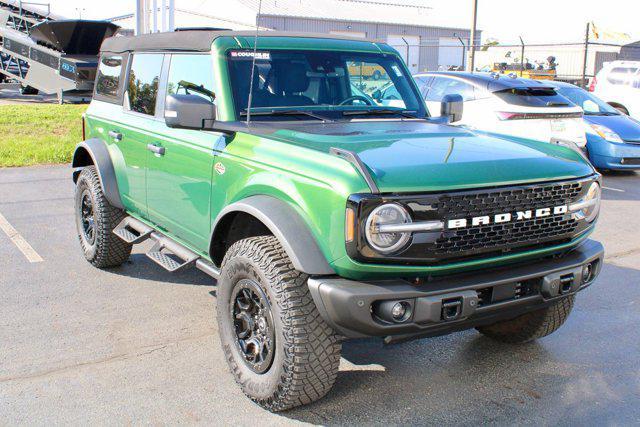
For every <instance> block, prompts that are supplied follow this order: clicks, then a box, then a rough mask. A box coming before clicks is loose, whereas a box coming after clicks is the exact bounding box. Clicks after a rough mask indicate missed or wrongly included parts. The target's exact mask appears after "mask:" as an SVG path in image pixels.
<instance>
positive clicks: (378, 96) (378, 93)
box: [371, 89, 382, 101]
mask: <svg viewBox="0 0 640 427" xmlns="http://www.w3.org/2000/svg"><path fill="white" fill-rule="evenodd" d="M371 97H372V98H373V99H375V100H378V101H379V100H380V99H381V98H382V92H381V91H380V89H376V90H374V91H373V93H372V94H371Z"/></svg>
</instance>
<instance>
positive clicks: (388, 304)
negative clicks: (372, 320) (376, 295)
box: [372, 300, 413, 323]
mask: <svg viewBox="0 0 640 427" xmlns="http://www.w3.org/2000/svg"><path fill="white" fill-rule="evenodd" d="M372 311H373V314H374V315H375V316H376V317H378V318H379V319H380V320H383V321H385V322H389V323H404V322H406V321H408V320H409V319H411V315H412V314H413V300H402V301H398V300H396V301H379V302H376V303H374V304H373V307H372Z"/></svg>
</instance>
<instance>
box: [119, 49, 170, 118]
mask: <svg viewBox="0 0 640 427" xmlns="http://www.w3.org/2000/svg"><path fill="white" fill-rule="evenodd" d="M163 57H164V55H162V54H145V53H140V54H135V55H133V61H132V62H131V70H130V71H129V85H128V87H127V91H128V94H129V109H130V110H131V111H135V112H137V113H142V114H149V115H151V116H152V115H154V114H155V111H156V98H157V96H158V81H159V80H160V71H161V69H162V59H163Z"/></svg>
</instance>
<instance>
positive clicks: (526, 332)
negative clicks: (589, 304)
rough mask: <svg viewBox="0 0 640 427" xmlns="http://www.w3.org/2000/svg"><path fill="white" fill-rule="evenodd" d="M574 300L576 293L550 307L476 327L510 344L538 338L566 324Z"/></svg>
mask: <svg viewBox="0 0 640 427" xmlns="http://www.w3.org/2000/svg"><path fill="white" fill-rule="evenodd" d="M574 301H575V295H572V296H570V297H566V298H563V299H561V300H559V301H556V302H554V303H553V304H552V305H550V306H549V307H545V308H543V309H540V310H536V311H532V312H530V313H525V314H523V315H521V316H518V317H516V318H515V319H511V320H504V321H501V322H497V323H494V324H492V325H488V326H480V327H478V328H476V329H477V330H478V331H479V332H480V333H481V334H483V335H486V336H488V337H490V338H493V339H494V340H497V341H500V342H505V343H510V344H522V343H526V342H529V341H533V340H537V339H538V338H542V337H546V336H547V335H550V334H552V333H553V332H555V331H557V330H558V329H559V328H560V326H562V325H563V324H564V322H565V321H566V320H567V318H568V317H569V314H570V313H571V309H572V308H573V304H574Z"/></svg>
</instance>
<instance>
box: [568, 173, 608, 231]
mask: <svg viewBox="0 0 640 427" xmlns="http://www.w3.org/2000/svg"><path fill="white" fill-rule="evenodd" d="M601 193H602V190H601V189H600V184H598V183H597V182H595V181H594V182H592V183H591V185H590V186H589V189H588V190H587V192H586V193H585V195H584V196H583V197H582V198H581V199H580V200H579V201H578V202H577V203H574V204H573V205H571V210H572V211H574V212H575V214H576V215H578V218H579V219H584V220H585V221H587V222H592V221H593V220H595V219H596V217H597V216H598V212H600V196H601Z"/></svg>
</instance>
